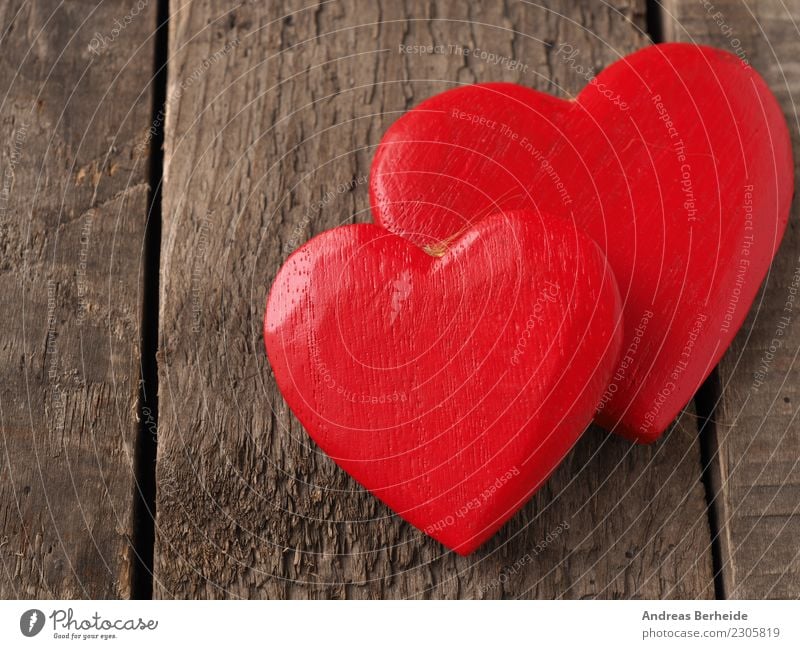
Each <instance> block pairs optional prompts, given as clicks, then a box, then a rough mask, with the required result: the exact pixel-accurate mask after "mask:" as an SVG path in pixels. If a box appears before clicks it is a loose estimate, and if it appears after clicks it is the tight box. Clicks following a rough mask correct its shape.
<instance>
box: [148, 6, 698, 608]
mask: <svg viewBox="0 0 800 649" xmlns="http://www.w3.org/2000/svg"><path fill="white" fill-rule="evenodd" d="M307 4H308V3H305V2H300V1H299V0H297V1H295V2H270V3H258V4H255V3H254V4H246V5H242V6H238V7H235V8H230V9H229V8H222V6H221V5H220V4H219V3H216V2H212V1H211V0H198V1H195V2H172V3H171V17H170V35H169V43H170V51H169V57H170V59H169V82H168V95H167V103H168V109H167V124H166V131H167V135H166V143H165V168H164V181H165V182H164V210H163V212H164V230H163V238H162V269H161V273H162V283H161V304H160V309H161V313H160V322H161V332H160V342H159V354H158V360H159V399H160V413H159V416H160V430H159V454H158V470H157V480H158V520H157V531H156V532H157V538H156V549H155V596H157V597H162V598H167V597H183V598H193V597H264V598H266V597H269V598H280V597H284V598H287V597H291V598H321V597H359V598H378V597H392V598H395V597H444V598H455V597H460V598H494V597H542V598H552V597H568V598H588V597H603V598H612V597H614V598H622V597H653V598H658V597H698V598H704V597H713V578H712V568H711V549H710V532H709V526H708V520H707V517H706V508H705V495H704V489H703V485H702V484H701V481H700V475H701V467H700V461H699V444H698V441H697V427H696V422H695V419H694V418H693V416H692V413H691V411H690V412H688V413H687V414H686V415H685V416H684V417H683V418H682V419H681V421H680V422H679V423H678V424H677V425H676V426H675V427H674V428H673V429H672V430H671V431H670V432H669V433H668V434H667V435H666V436H665V437H664V439H663V440H662V441H661V442H659V443H658V444H656V445H653V446H649V447H645V446H634V445H631V444H629V443H627V442H625V441H623V440H621V439H617V438H609V437H607V436H606V435H605V434H604V433H602V432H601V431H597V430H591V431H589V432H588V433H587V434H586V435H585V436H584V438H583V440H582V441H581V442H580V443H579V444H578V446H577V447H576V449H575V450H574V451H573V452H572V453H571V454H570V455H569V456H568V457H567V459H566V460H565V462H564V463H563V465H562V466H561V467H560V468H559V469H558V471H557V472H556V474H555V475H554V476H553V477H552V479H551V480H550V481H549V482H548V483H547V485H546V486H545V487H544V488H543V489H542V490H541V491H540V492H539V493H538V494H537V495H536V496H535V497H534V498H533V499H532V501H531V502H530V503H529V504H528V505H527V506H526V507H524V509H523V510H522V511H521V512H520V513H519V514H518V515H517V516H516V517H514V519H513V520H512V521H511V522H510V523H509V524H508V525H507V526H506V527H505V528H504V529H503V530H502V531H501V532H500V533H499V534H498V536H497V537H496V538H495V539H493V540H492V541H491V542H489V543H488V544H487V546H485V547H484V548H483V549H481V550H480V551H478V552H477V553H475V554H474V555H472V556H470V557H467V558H461V557H457V556H455V555H454V554H452V553H449V552H446V551H444V550H443V548H442V547H441V546H439V545H438V544H437V543H435V542H434V541H432V540H430V539H428V538H426V537H425V536H424V535H422V534H421V533H420V532H418V531H417V530H415V529H413V528H412V527H411V526H409V525H407V524H406V523H404V522H403V521H402V520H400V519H398V518H397V517H396V516H394V515H393V514H392V513H391V512H390V511H388V510H387V509H386V508H385V507H383V506H382V505H381V504H380V503H379V502H378V501H377V500H376V499H374V498H373V497H372V496H370V495H369V494H367V493H366V492H364V491H363V490H362V489H361V488H360V487H359V486H358V485H356V484H355V483H354V482H353V481H352V480H351V479H350V478H349V477H348V476H347V475H346V474H344V472H342V471H341V470H340V469H338V468H337V467H336V466H335V465H334V463H333V462H332V461H331V460H330V459H329V458H327V457H325V456H324V455H323V454H322V453H321V452H320V451H319V449H318V448H316V447H315V446H314V445H313V444H312V443H311V442H310V440H309V438H308V437H307V435H306V434H305V432H304V430H303V429H302V427H301V426H300V425H299V424H298V422H297V421H296V420H295V419H294V417H293V416H292V415H291V413H290V412H289V411H288V409H287V407H286V405H285V403H284V402H283V399H282V398H281V396H280V394H279V392H278V391H277V389H276V387H275V383H274V380H273V377H272V375H271V372H270V368H269V364H268V362H267V359H266V357H265V354H264V351H263V341H262V337H261V321H262V316H263V309H264V303H265V299H266V295H267V291H268V289H269V286H270V284H271V282H272V279H273V278H274V276H275V273H276V271H277V269H278V268H279V267H280V265H281V264H282V263H283V261H284V260H285V259H286V257H287V255H288V254H289V252H291V251H292V250H293V249H295V248H296V247H297V246H298V245H300V244H301V243H303V242H304V241H305V240H307V239H308V238H309V237H310V236H313V235H315V234H317V233H319V232H321V231H323V230H326V229H329V228H332V227H336V226H338V225H341V224H343V223H349V222H352V221H354V220H355V221H367V220H369V211H368V195H367V182H366V179H367V174H368V171H369V164H370V160H371V157H372V154H373V151H374V146H375V144H376V143H377V142H378V141H379V139H380V137H381V135H382V133H383V131H384V130H385V129H386V128H387V126H388V125H389V124H391V123H392V121H393V120H395V119H396V118H397V117H398V116H399V115H401V114H402V112H403V111H405V110H406V109H408V108H409V107H411V106H413V105H414V104H416V103H418V102H419V101H421V100H422V99H424V98H426V97H428V96H430V95H432V94H434V93H436V92H439V91H442V90H445V89H447V88H451V87H453V86H454V84H458V83H472V82H476V81H489V80H506V81H516V82H520V83H523V84H527V85H530V86H533V87H535V88H538V89H541V90H545V91H548V92H553V93H556V94H559V95H562V96H567V95H570V94H574V93H576V92H577V91H578V90H579V89H580V88H581V87H582V86H583V84H585V82H586V80H585V78H584V77H582V76H581V74H580V71H579V70H578V68H577V66H583V67H584V69H586V68H589V67H593V68H595V69H599V68H600V67H602V66H603V65H605V64H607V63H609V62H611V61H614V60H616V59H617V58H619V57H621V56H623V55H625V54H626V53H628V52H631V51H633V50H635V49H637V48H639V47H641V46H643V45H645V44H646V43H647V42H648V41H647V38H646V36H645V35H644V33H643V31H642V30H643V28H644V3H643V2H627V3H616V5H617V6H616V7H614V6H610V5H607V4H605V3H598V2H571V1H566V0H565V1H564V2H552V3H547V7H543V6H541V5H539V4H537V3H530V2H512V1H509V2H484V3H477V2H456V1H445V0H440V1H434V2H429V3H428V2H426V3H422V2H405V3H401V2H372V1H368V0H344V1H341V2H326V3H321V4H319V5H318V6H312V7H310V8H305V7H306V5H307ZM562 42H566V43H570V44H571V45H572V46H573V48H574V49H575V51H576V52H577V54H576V56H575V58H574V59H573V60H572V61H568V60H565V57H562V56H558V55H557V54H556V48H554V47H553V46H554V45H555V44H558V43H562ZM401 45H402V46H412V45H442V46H443V48H444V53H442V54H423V55H412V54H408V53H405V52H403V51H401ZM451 46H452V49H451ZM456 46H459V47H463V46H468V47H470V48H476V47H477V48H480V49H481V50H482V51H484V52H491V53H494V54H496V55H499V56H506V57H508V58H509V59H510V60H513V61H519V62H520V63H519V65H517V66H512V65H508V66H505V67H504V66H503V65H495V64H492V63H490V62H489V61H488V60H487V59H481V58H480V55H477V56H476V55H475V54H467V55H464V54H462V53H460V51H459V50H458V49H457V47H456ZM511 68H514V69H511Z"/></svg>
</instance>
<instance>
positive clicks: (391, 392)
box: [264, 212, 621, 554]
mask: <svg viewBox="0 0 800 649" xmlns="http://www.w3.org/2000/svg"><path fill="white" fill-rule="evenodd" d="M620 308H621V307H620V297H619V293H618V290H617V286H616V282H615V280H614V278H613V275H612V274H611V271H610V268H609V266H608V263H607V262H606V259H605V256H604V255H603V253H602V252H601V251H600V249H599V248H598V246H597V245H596V244H595V243H594V242H593V241H592V240H591V239H590V238H589V237H588V236H587V235H586V234H584V233H583V232H581V231H579V230H578V229H576V228H575V227H574V225H573V224H571V223H569V222H566V221H561V220H556V219H549V218H548V219H547V222H544V220H543V219H542V218H541V215H535V214H525V213H518V212H507V213H505V214H496V215H494V216H491V217H489V218H487V219H484V220H482V221H481V222H479V223H478V224H476V225H475V226H474V227H472V228H470V229H469V230H468V231H467V232H466V233H464V234H463V235H461V236H460V237H459V238H458V239H456V240H455V241H453V242H452V243H451V244H450V246H449V248H448V249H446V250H444V249H443V250H439V251H436V255H432V254H427V253H426V252H424V251H423V250H422V249H420V248H419V247H417V246H416V245H414V244H413V243H411V242H409V241H407V240H406V239H404V238H402V237H399V236H397V235H393V234H391V233H389V232H387V231H386V230H384V229H383V228H381V227H379V226H375V225H370V224H361V225H352V226H345V227H340V228H336V229H334V230H331V231H329V232H326V233H324V234H322V235H320V236H318V237H316V238H314V239H312V240H311V241H309V242H308V243H307V244H306V245H304V246H303V247H301V248H300V249H299V250H298V251H297V252H295V253H294V254H293V255H291V257H290V258H289V259H288V260H287V262H286V263H285V264H284V266H283V267H282V268H281V270H280V271H279V272H278V275H277V277H276V279H275V282H274V284H273V286H272V290H271V292H270V297H269V300H268V303H267V310H266V314H265V318H264V341H265V345H266V349H267V354H268V356H269V359H270V362H271V364H272V368H273V371H274V373H275V379H276V381H277V384H278V386H279V388H280V390H281V392H282V393H283V395H284V397H285V398H286V401H287V403H288V404H289V406H290V407H291V408H292V410H293V411H294V413H295V414H296V415H297V417H298V419H299V420H300V422H301V423H302V424H303V425H304V426H305V428H306V430H307V431H308V432H309V434H310V435H311V437H313V438H314V440H315V441H316V442H317V443H318V444H319V445H320V447H321V448H322V449H323V450H324V451H325V452H326V453H327V454H328V455H330V456H331V457H332V458H333V459H334V460H335V461H336V462H337V463H338V464H339V466H341V467H342V468H343V469H344V470H345V471H347V472H348V473H349V474H350V475H351V476H352V477H353V478H355V479H356V480H357V481H358V482H360V483H361V484H362V485H363V486H364V487H366V488H367V489H368V490H369V491H371V492H372V493H373V494H374V495H375V496H377V497H378V498H380V499H381V500H382V501H383V502H385V503H386V504H387V505H388V506H389V507H391V508H392V509H393V510H394V511H395V512H397V513H398V514H399V515H400V516H402V517H403V518H405V519H406V520H407V521H409V522H410V523H412V524H413V525H415V526H416V527H418V528H419V529H421V530H423V531H424V532H426V533H427V534H429V535H430V536H432V537H434V538H436V539H437V540H439V541H440V542H441V543H443V544H445V545H446V546H448V547H450V548H452V549H454V550H455V551H457V552H458V553H460V554H468V553H470V552H472V551H473V550H474V549H475V548H477V547H478V546H479V545H480V544H482V543H483V542H484V541H486V540H487V539H488V538H489V537H490V536H492V535H493V534H494V532H495V531H496V530H497V529H498V528H499V527H500V526H501V525H502V524H503V523H504V522H505V521H506V520H507V519H508V518H510V517H511V516H512V515H513V513H514V512H515V511H516V510H517V509H519V507H521V506H522V504H523V503H524V502H525V501H526V500H527V499H528V498H529V497H530V496H531V495H532V494H533V493H534V492H535V491H536V490H537V489H538V488H539V487H540V486H541V484H542V483H543V482H544V481H545V480H546V479H547V477H548V476H549V475H550V473H551V472H552V471H553V469H554V468H555V467H556V466H557V465H558V464H559V462H560V461H561V460H562V459H563V457H564V456H565V455H566V453H567V452H568V451H569V450H570V448H571V447H572V446H573V444H574V443H575V442H576V440H577V439H578V437H579V436H580V435H581V433H582V432H583V431H584V429H585V428H586V427H587V425H588V424H589V423H590V421H591V419H592V415H593V414H594V411H595V407H596V405H597V403H598V401H599V399H600V396H601V395H602V393H603V390H604V389H605V387H606V385H607V384H608V381H609V378H610V376H611V372H612V371H613V369H614V367H615V364H616V362H617V359H618V355H619V351H620V344H621V324H620Z"/></svg>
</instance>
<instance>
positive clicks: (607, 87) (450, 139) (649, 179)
mask: <svg viewBox="0 0 800 649" xmlns="http://www.w3.org/2000/svg"><path fill="white" fill-rule="evenodd" d="M553 55H554V56H559V55H561V56H563V57H564V58H565V59H566V60H568V61H569V60H570V58H571V56H572V55H571V53H570V51H569V47H568V46H562V47H560V48H558V49H557V50H556V52H554V54H553ZM792 190H793V171H792V155H791V146H790V140H789V133H788V130H787V128H786V123H785V121H784V119H783V116H782V114H781V111H780V107H779V106H778V103H777V102H776V100H775V98H774V97H773V95H772V94H771V93H770V91H769V89H768V88H767V86H766V84H765V83H764V81H763V80H762V79H761V78H760V77H759V76H758V74H757V73H756V72H754V71H753V69H752V68H750V67H748V66H746V65H745V64H743V63H742V62H741V61H740V60H739V59H738V58H736V57H735V56H733V55H730V54H727V53H725V52H723V51H720V50H715V49H712V48H708V47H700V46H695V45H684V44H667V45H659V46H654V47H649V48H646V49H644V50H641V51H639V52H637V53H635V54H633V55H631V56H628V57H626V58H624V59H622V60H621V61H618V62H617V63H615V64H614V65H612V66H611V67H609V68H607V69H606V70H605V71H603V72H602V73H601V74H600V75H599V76H597V77H596V78H594V79H593V80H592V81H591V82H590V83H589V84H588V85H587V86H586V87H585V88H584V90H583V91H582V92H581V93H580V94H579V95H578V97H577V98H576V100H575V101H565V100H561V99H557V98H554V97H551V96H549V95H546V94H543V93H539V92H536V91H533V90H530V89H527V88H523V87H520V86H515V85H512V84H486V85H477V86H468V87H461V88H458V89H454V90H451V91H448V92H445V93H442V94H440V95H437V96H435V97H433V98H431V99H429V100H427V101H425V102H423V103H422V104H420V105H419V106H418V107H417V108H415V109H413V110H411V111H409V112H408V113H406V114H405V115H404V116H403V117H402V118H400V119H399V120H398V121H397V122H395V124H394V125H392V127H391V128H390V129H389V130H388V132H387V133H386V135H385V136H384V138H383V140H382V141H381V143H380V145H379V147H378V150H377V152H376V154H375V160H374V163H373V166H372V173H371V179H370V193H371V202H372V208H373V213H374V217H375V221H376V222H377V223H379V224H381V225H383V226H384V227H386V228H387V229H389V230H391V231H392V232H395V233H397V234H400V235H402V236H404V237H408V238H409V239H410V240H411V241H414V242H415V243H417V244H418V245H420V246H426V245H440V244H439V242H441V241H445V242H446V241H447V239H449V238H450V237H452V236H453V235H454V234H456V233H458V232H460V231H462V230H463V228H465V227H467V226H468V225H469V224H470V223H474V222H475V221H476V220H479V219H480V218H482V217H483V216H485V215H486V214H489V213H492V212H495V211H497V210H503V209H505V210H508V209H520V208H527V209H529V210H532V211H533V212H537V211H538V210H539V209H541V210H543V211H545V212H547V213H552V214H560V215H568V216H570V217H571V218H574V219H575V220H576V221H577V222H578V223H579V224H580V225H581V226H582V227H583V228H585V229H586V231H587V232H589V234H590V235H591V236H592V237H594V239H595V240H596V241H597V242H598V243H599V244H600V245H601V247H602V248H603V249H604V250H605V251H606V254H607V256H608V259H609V261H610V263H611V266H612V268H613V269H614V273H615V275H616V278H617V282H618V283H619V287H620V292H621V294H622V297H623V309H624V313H625V341H624V343H623V350H624V351H623V354H622V357H621V361H620V364H619V366H618V368H617V370H616V372H615V373H614V375H613V377H612V380H611V382H610V384H609V386H608V388H607V390H606V391H605V393H604V395H603V397H602V398H601V400H600V403H599V412H598V416H597V420H598V422H599V423H601V424H602V425H604V426H605V427H607V428H609V429H613V430H616V431H618V432H621V433H622V434H624V435H626V436H627V437H630V438H633V439H636V440H639V441H652V440H654V439H656V438H657V437H658V436H659V435H660V434H661V433H662V432H663V431H664V430H665V429H666V428H667V427H668V425H669V424H670V422H671V421H672V420H673V419H674V418H675V416H676V415H677V413H678V412H679V411H680V409H681V408H682V407H683V406H684V405H685V404H686V403H687V401H688V400H689V399H690V398H691V397H692V395H693V394H694V393H695V391H696V390H697V389H698V387H699V386H700V384H701V383H702V382H703V380H704V379H705V378H706V377H707V376H708V374H709V373H710V371H711V369H712V368H713V367H714V366H715V365H716V363H717V362H718V361H719V359H720V357H721V356H722V354H723V352H724V351H725V349H726V348H727V347H728V345H729V344H730V342H731V340H732V339H733V336H734V334H735V333H736V331H737V329H738V328H739V327H740V326H741V324H742V322H743V320H744V318H745V316H746V314H747V311H748V309H749V307H750V305H751V303H752V301H753V299H754V298H755V295H756V293H757V291H758V288H759V285H760V283H761V281H762V280H763V278H764V276H765V274H766V272H767V270H768V268H769V264H770V262H771V260H772V258H773V256H774V255H775V252H776V250H777V247H778V244H779V242H780V240H781V237H782V235H783V231H784V229H785V227H786V222H787V219H788V213H789V207H790V202H791V197H792Z"/></svg>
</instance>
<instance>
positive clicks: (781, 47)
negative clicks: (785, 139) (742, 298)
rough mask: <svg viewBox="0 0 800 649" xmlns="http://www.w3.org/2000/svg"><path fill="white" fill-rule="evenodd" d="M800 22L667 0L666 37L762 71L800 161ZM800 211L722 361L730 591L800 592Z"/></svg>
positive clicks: (794, 9) (719, 417)
mask: <svg viewBox="0 0 800 649" xmlns="http://www.w3.org/2000/svg"><path fill="white" fill-rule="evenodd" d="M798 25H800V1H798V0H759V1H758V2H754V1H752V0H750V1H748V2H742V1H741V0H714V2H713V3H711V2H708V3H706V2H697V1H695V0H669V2H665V3H664V32H665V37H666V38H667V40H680V41H689V42H692V41H696V42H699V43H706V44H709V45H714V46H716V47H721V48H723V49H727V50H730V51H732V52H734V53H735V54H737V55H739V56H740V57H742V58H743V59H745V60H746V61H747V62H749V63H750V64H751V65H752V66H753V67H754V68H755V69H756V70H758V71H759V72H760V73H761V74H762V75H763V76H764V78H765V79H766V80H767V83H768V84H769V85H770V87H771V88H772V90H773V92H774V93H775V94H776V96H777V97H778V99H779V100H780V102H781V104H782V105H783V108H784V112H785V115H786V119H787V122H788V124H789V129H790V131H791V134H792V139H793V143H794V151H795V161H798V160H800V122H799V121H798V115H797V106H796V104H797V95H798V92H800V63H799V62H798V61H799V59H798V43H800V31H798ZM795 174H797V170H795ZM797 218H798V206H797V201H795V204H794V207H793V210H792V214H791V217H790V222H789V226H788V228H787V231H786V235H785V238H784V240H783V243H782V245H781V248H780V251H779V253H778V256H777V257H776V259H775V262H774V263H773V265H772V268H771V270H770V273H769V276H768V278H767V280H766V281H765V283H764V285H763V287H762V292H761V294H760V296H759V297H758V298H757V299H756V303H755V305H754V306H753V308H752V310H751V312H750V315H749V317H748V320H747V322H746V323H745V325H744V327H743V328H742V330H741V331H740V332H739V335H738V336H737V338H736V340H735V342H734V344H733V346H732V347H731V349H730V350H728V353H727V354H726V355H725V357H724V358H723V360H722V362H721V363H720V365H719V377H720V400H719V403H718V407H717V413H716V416H715V420H716V438H717V444H718V454H717V456H716V458H715V469H716V470H715V483H716V489H717V492H718V496H717V498H716V500H715V506H716V507H717V510H718V512H719V518H720V520H721V522H722V534H721V544H720V545H721V548H722V565H723V583H724V590H725V595H726V596H727V597H731V598H764V597H781V598H797V597H800V422H798V417H797V413H798V407H800V363H798V358H797V356H798V352H800V322H798V321H800V317H798V310H800V297H796V298H795V294H796V293H797V292H798V285H800V231H798V225H797ZM791 299H794V302H793V303H790V304H789V305H788V307H787V302H790V301H791ZM773 346H774V348H773V349H771V348H772V347H773Z"/></svg>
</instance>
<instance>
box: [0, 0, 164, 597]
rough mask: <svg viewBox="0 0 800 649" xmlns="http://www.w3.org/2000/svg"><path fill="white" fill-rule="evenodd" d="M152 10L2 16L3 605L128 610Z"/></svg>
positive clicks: (13, 11) (54, 10) (42, 9)
mask: <svg viewBox="0 0 800 649" xmlns="http://www.w3.org/2000/svg"><path fill="white" fill-rule="evenodd" d="M154 4H155V3H149V5H147V6H146V7H145V8H144V9H143V10H141V11H140V12H139V15H138V16H135V17H133V18H132V20H130V22H127V23H126V24H125V26H124V28H123V29H118V30H117V31H116V32H115V31H114V30H115V28H116V25H117V23H115V21H117V20H118V21H120V24H121V23H123V22H125V16H126V15H127V14H128V13H129V11H130V9H131V5H130V3H126V2H103V3H98V5H97V6H92V5H91V4H87V3H31V2H21V1H19V0H10V1H8V0H3V1H0V25H2V33H1V34H0V54H2V64H1V65H0V101H1V102H2V107H1V108H0V114H1V115H2V118H0V132H1V133H2V140H1V141H0V175H1V176H2V182H3V193H2V195H0V330H2V332H3V334H2V342H0V444H1V446H0V562H1V563H2V570H0V597H3V598H50V597H52V598H72V597H93V598H105V597H126V596H128V595H129V594H130V587H131V584H130V581H131V565H132V561H133V557H132V555H131V549H130V543H129V540H130V536H131V533H132V503H133V493H134V476H133V472H132V454H133V450H134V440H135V435H136V431H137V418H136V400H137V391H138V378H139V360H140V359H139V344H138V336H139V325H140V296H139V273H140V263H141V259H140V256H141V248H142V241H143V232H144V227H145V219H146V215H147V194H148V187H147V159H148V150H147V146H146V141H145V138H146V133H147V130H148V128H149V126H150V123H149V122H150V112H151V105H150V104H151V97H150V91H149V87H148V83H149V80H150V76H151V73H152V67H153V46H152V40H151V37H152V34H153V30H154V28H155V7H154ZM137 145H141V146H139V148H138V149H136V147H137Z"/></svg>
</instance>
